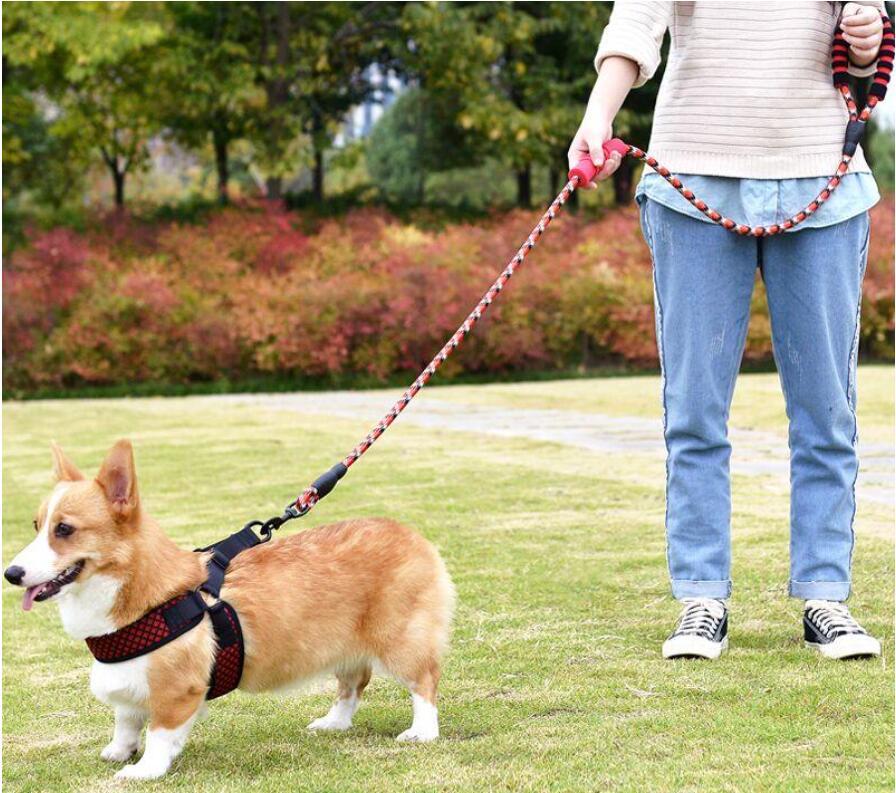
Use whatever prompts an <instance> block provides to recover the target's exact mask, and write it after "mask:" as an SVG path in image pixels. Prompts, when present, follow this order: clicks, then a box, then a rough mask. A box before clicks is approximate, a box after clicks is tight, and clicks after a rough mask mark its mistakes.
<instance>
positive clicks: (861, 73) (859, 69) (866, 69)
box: [837, 0, 887, 77]
mask: <svg viewBox="0 0 896 793" xmlns="http://www.w3.org/2000/svg"><path fill="white" fill-rule="evenodd" d="M851 2H853V3H855V4H856V5H859V6H871V7H872V8H876V9H877V10H878V11H879V12H880V13H881V14H886V13H887V9H886V8H885V7H884V4H883V0H851ZM845 7H846V3H841V4H840V14H841V16H842V15H843V9H844V8H845ZM837 26H838V27H839V26H840V19H839V18H838V19H837ZM846 71H847V72H849V73H850V74H851V75H852V76H853V77H871V75H872V74H874V73H875V72H876V71H877V61H874V63H871V64H869V65H868V66H855V65H854V64H853V62H852V61H850V62H849V63H848V64H846Z"/></svg>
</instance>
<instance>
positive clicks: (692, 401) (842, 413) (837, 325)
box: [641, 199, 869, 600]
mask: <svg viewBox="0 0 896 793" xmlns="http://www.w3.org/2000/svg"><path fill="white" fill-rule="evenodd" d="M641 226H642V229H643V231H644V236H645V238H646V239H647V243H648V245H649V246H650V250H651V253H652V256H653V265H654V269H653V272H654V295H655V303H656V335H657V344H658V347H659V353H660V365H661V369H662V373H663V378H662V397H663V427H664V434H665V439H666V449H667V460H666V535H667V548H668V551H667V553H668V563H669V573H670V576H671V579H672V594H673V595H674V596H675V597H676V598H684V597H713V598H725V597H728V596H729V595H730V594H731V572H730V571H731V488H730V482H729V474H728V463H729V458H730V455H731V445H730V443H729V442H728V432H727V422H728V412H729V408H730V406H731V396H732V393H733V391H734V381H735V378H736V377H737V373H738V370H739V368H740V362H741V358H742V355H743V349H744V341H745V338H746V333H747V323H748V321H749V316H750V298H751V296H752V293H753V284H754V280H755V275H756V269H757V267H758V268H759V270H760V272H761V274H762V278H763V280H764V281H765V287H766V291H767V294H768V307H769V314H770V317H771V324H772V342H773V347H774V352H775V361H776V363H777V367H778V371H779V373H780V377H781V384H782V387H783V390H784V397H785V401H786V404H787V416H788V418H789V420H790V432H789V440H790V484H791V496H790V586H789V589H790V594H791V595H792V596H793V597H798V598H824V599H828V600H845V599H846V598H847V597H848V596H849V591H850V566H851V560H852V548H853V527H852V524H853V518H854V516H855V481H856V475H857V473H858V457H857V454H856V412H855V406H856V351H857V348H858V323H859V309H860V304H861V302H860V301H861V287H862V277H863V275H864V272H865V260H866V257H867V249H868V232H869V220H868V214H867V212H865V213H862V214H860V215H857V216H855V217H853V218H851V219H849V220H845V221H843V222H841V223H837V224H836V225H833V226H828V227H825V228H813V229H805V230H802V231H797V232H791V233H788V234H782V235H780V236H776V237H769V238H767V239H762V240H757V239H755V238H753V237H739V236H737V235H735V234H732V233H731V232H729V231H725V230H724V229H722V228H720V227H718V226H715V225H713V224H710V223H705V222H702V221H699V220H695V219H693V218H690V217H687V216H686V215H683V214H681V213H679V212H676V211H674V210H671V209H668V208H667V207H664V206H662V205H661V204H658V203H656V202H655V201H651V200H649V199H644V200H642V202H641Z"/></svg>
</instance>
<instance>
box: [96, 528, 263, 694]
mask: <svg viewBox="0 0 896 793" xmlns="http://www.w3.org/2000/svg"><path fill="white" fill-rule="evenodd" d="M251 526H252V524H250V525H248V526H246V527H245V528H243V529H241V530H240V531H238V532H237V533H236V534H231V535H230V536H229V537H227V538H226V539H224V540H221V541H220V542H216V543H214V544H213V545H209V546H208V547H207V548H198V549H197V552H199V553H204V552H206V551H211V552H212V555H211V557H210V558H209V560H208V564H207V568H206V569H207V572H208V578H207V579H206V580H205V583H203V584H202V585H201V586H200V587H199V590H196V591H193V592H187V593H185V594H182V595H178V596H177V597H174V598H172V599H171V600H169V601H167V602H166V603H163V604H162V605H161V606H157V607H156V608H154V609H152V611H149V612H147V613H146V614H144V615H143V616H142V617H140V619H138V620H136V621H135V622H132V623H131V624H130V625H125V626H124V627H123V628H119V629H118V630H117V631H115V632H113V633H107V634H105V635H104V636H90V637H88V638H87V639H86V641H87V647H88V648H89V649H90V652H91V653H92V654H93V657H94V658H96V660H97V661H100V662H101V663H104V664H117V663H121V662H122V661H129V660H131V659H132V658H138V657H139V656H141V655H146V654H147V653H151V652H152V651H153V650H157V649H159V647H163V646H164V645H166V644H168V642H170V641H174V639H176V638H177V637H178V636H181V635H183V634H184V633H186V632H187V631H190V630H192V629H193V628H195V627H196V626H197V625H199V623H200V622H202V620H203V618H204V617H205V615H206V614H208V616H209V618H210V619H211V622H212V629H213V630H214V632H215V659H214V663H213V664H212V674H211V680H210V681H209V686H208V692H207V693H206V695H205V698H206V699H215V698H217V697H220V696H223V695H224V694H229V693H230V692H231V691H233V690H234V689H235V688H236V687H237V686H238V685H239V684H240V678H241V677H242V675H243V661H244V658H245V650H244V647H243V632H242V629H241V628H240V620H239V617H238V616H237V613H236V610H235V609H234V608H233V606H231V605H230V604H229V603H228V602H227V601H225V600H221V599H220V594H221V586H222V585H223V584H224V575H225V573H226V572H227V568H228V566H229V565H230V562H231V560H232V559H233V558H234V557H235V556H236V555H237V554H239V553H240V552H241V551H245V550H247V549H248V548H252V547H253V546H255V545H259V544H260V543H262V542H264V540H262V539H260V538H259V537H258V536H257V535H256V534H255V532H254V531H252V528H251ZM200 591H202V592H206V593H208V594H209V595H211V596H212V597H213V598H215V599H216V601H217V602H215V603H213V604H212V605H208V604H207V603H206V602H205V599H204V598H203V597H202V595H201V594H200Z"/></svg>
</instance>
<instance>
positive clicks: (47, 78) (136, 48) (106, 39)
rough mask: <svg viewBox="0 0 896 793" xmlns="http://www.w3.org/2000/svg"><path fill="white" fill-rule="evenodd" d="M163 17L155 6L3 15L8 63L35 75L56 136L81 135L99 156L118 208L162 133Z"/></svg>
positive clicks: (74, 7) (39, 6)
mask: <svg viewBox="0 0 896 793" xmlns="http://www.w3.org/2000/svg"><path fill="white" fill-rule="evenodd" d="M162 19H163V17H162V9H161V7H160V6H159V5H158V4H156V3H136V4H129V3H55V2H54V3H33V4H25V3H10V4H8V5H7V7H6V8H5V9H4V13H3V27H4V44H5V47H4V58H5V59H6V60H7V61H8V63H9V64H10V65H11V66H13V67H18V68H28V69H29V70H30V72H31V74H32V76H33V78H34V82H33V85H32V91H33V93H34V94H35V95H38V96H41V97H43V98H44V99H45V101H46V102H47V103H48V106H49V110H48V113H47V115H48V116H52V117H53V121H52V123H51V125H50V130H51V134H53V135H54V136H56V137H58V138H60V139H65V138H66V137H68V138H72V137H73V136H79V137H80V138H81V139H82V140H84V141H86V142H87V143H88V144H89V145H90V147H91V148H92V149H94V150H95V151H97V152H98V153H99V154H100V155H101V158H102V162H103V163H104V164H105V166H106V167H107V169H108V170H109V173H110V175H111V177H112V181H113V185H114V194H115V205H116V206H117V207H119V208H120V207H123V206H124V197H125V179H126V177H127V174H128V173H131V172H133V171H134V170H135V169H137V168H139V167H141V166H142V165H143V164H144V163H145V162H146V158H147V150H146V142H147V139H148V138H149V136H150V135H151V134H152V133H153V132H154V131H155V130H156V129H157V128H158V124H157V121H156V119H155V113H154V107H153V99H154V95H155V93H154V85H155V81H154V79H153V76H154V72H155V68H156V64H157V63H158V59H157V57H156V47H157V45H158V44H159V42H160V41H161V40H162V38H163V35H164V28H163V24H162Z"/></svg>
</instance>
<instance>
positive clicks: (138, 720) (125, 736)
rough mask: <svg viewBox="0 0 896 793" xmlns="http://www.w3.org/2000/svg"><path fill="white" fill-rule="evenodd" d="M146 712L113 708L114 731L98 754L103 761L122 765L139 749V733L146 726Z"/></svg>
mask: <svg viewBox="0 0 896 793" xmlns="http://www.w3.org/2000/svg"><path fill="white" fill-rule="evenodd" d="M146 715H147V714H146V711H143V710H138V709H136V708H127V707H121V706H119V707H116V708H115V730H114V731H113V733H112V740H111V741H110V742H109V743H108V744H107V746H106V748H105V749H103V751H102V752H100V757H102V758H103V760H108V761H110V762H112V763H123V762H124V761H125V760H128V759H130V757H131V755H132V754H134V752H136V751H137V749H139V748H140V733H141V732H142V731H143V725H144V724H146Z"/></svg>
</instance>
